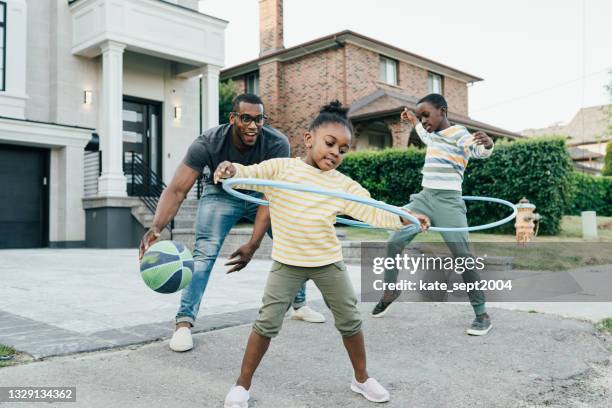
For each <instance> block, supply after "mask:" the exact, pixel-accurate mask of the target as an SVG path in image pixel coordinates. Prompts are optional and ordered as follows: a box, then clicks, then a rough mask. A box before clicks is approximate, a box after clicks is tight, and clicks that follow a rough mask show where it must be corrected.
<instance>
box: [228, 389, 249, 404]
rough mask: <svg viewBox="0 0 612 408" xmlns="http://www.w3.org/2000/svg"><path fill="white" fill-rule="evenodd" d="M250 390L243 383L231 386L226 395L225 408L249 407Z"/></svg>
mask: <svg viewBox="0 0 612 408" xmlns="http://www.w3.org/2000/svg"><path fill="white" fill-rule="evenodd" d="M249 398H250V395H249V391H248V390H246V389H245V388H244V387H243V386H241V385H234V386H233V387H232V388H230V390H229V392H228V393H227V396H226V397H225V404H224V405H223V407H224V408H249Z"/></svg>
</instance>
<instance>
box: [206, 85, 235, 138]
mask: <svg viewBox="0 0 612 408" xmlns="http://www.w3.org/2000/svg"><path fill="white" fill-rule="evenodd" d="M236 96H237V92H236V84H235V83H234V81H232V80H231V79H229V80H227V81H224V82H221V83H220V84H219V124H223V123H229V114H230V112H231V111H232V101H233V100H234V98H235V97H236ZM204 130H206V129H204Z"/></svg>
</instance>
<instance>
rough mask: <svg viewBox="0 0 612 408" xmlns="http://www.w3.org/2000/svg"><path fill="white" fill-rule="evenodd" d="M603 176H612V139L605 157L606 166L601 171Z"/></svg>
mask: <svg viewBox="0 0 612 408" xmlns="http://www.w3.org/2000/svg"><path fill="white" fill-rule="evenodd" d="M601 175H602V176H612V141H611V142H608V144H607V146H606V157H605V158H604V167H603V170H602V171H601Z"/></svg>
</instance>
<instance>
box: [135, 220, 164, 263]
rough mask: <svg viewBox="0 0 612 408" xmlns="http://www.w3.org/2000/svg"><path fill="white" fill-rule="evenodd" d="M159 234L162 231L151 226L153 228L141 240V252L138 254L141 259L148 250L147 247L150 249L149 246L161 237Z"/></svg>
mask: <svg viewBox="0 0 612 408" xmlns="http://www.w3.org/2000/svg"><path fill="white" fill-rule="evenodd" d="M159 236H160V232H159V229H158V228H157V227H151V229H150V230H148V231H147V232H146V233H145V234H144V236H143V237H142V239H141V240H140V252H139V254H138V259H139V260H140V259H142V256H143V255H144V253H145V252H146V251H147V249H149V247H150V246H151V245H153V244H154V243H155V241H157V240H158V239H159Z"/></svg>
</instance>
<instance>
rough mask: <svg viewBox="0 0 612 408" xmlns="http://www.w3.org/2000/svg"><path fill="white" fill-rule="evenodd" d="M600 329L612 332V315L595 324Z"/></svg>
mask: <svg viewBox="0 0 612 408" xmlns="http://www.w3.org/2000/svg"><path fill="white" fill-rule="evenodd" d="M595 327H596V328H597V329H598V330H600V331H602V332H605V333H610V334H612V317H608V318H606V319H603V320H602V321H600V322H599V323H597V325H596V326H595Z"/></svg>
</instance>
